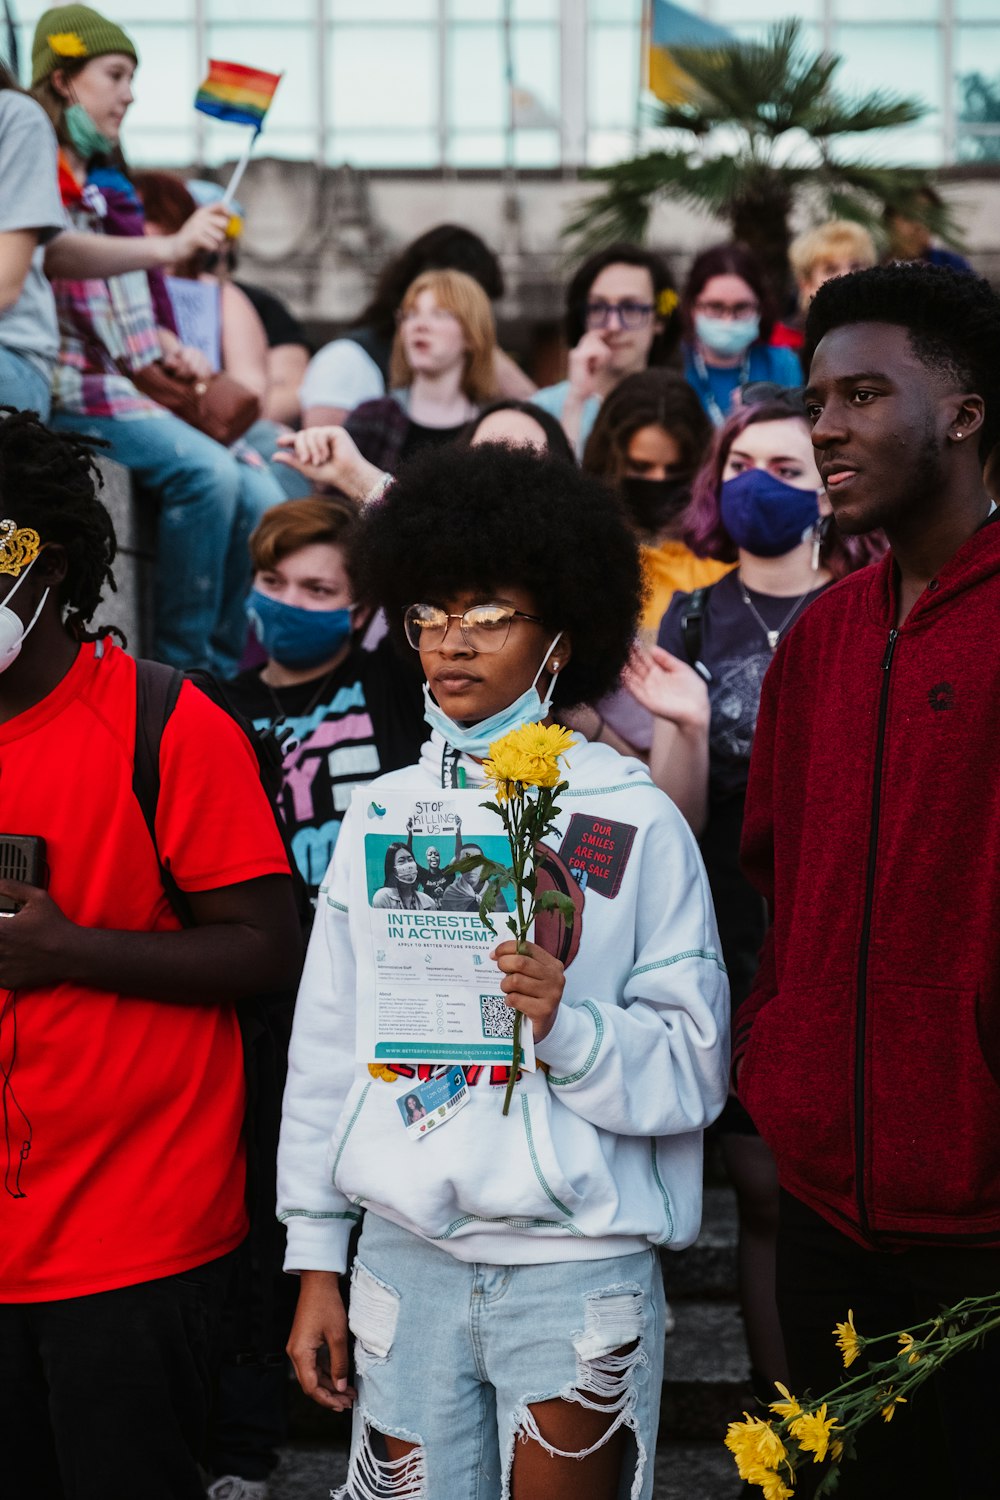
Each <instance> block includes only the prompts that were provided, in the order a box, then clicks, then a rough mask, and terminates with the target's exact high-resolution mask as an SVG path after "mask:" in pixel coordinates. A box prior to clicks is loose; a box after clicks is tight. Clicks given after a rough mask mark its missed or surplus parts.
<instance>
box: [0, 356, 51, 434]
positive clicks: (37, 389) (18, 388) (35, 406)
mask: <svg viewBox="0 0 1000 1500" xmlns="http://www.w3.org/2000/svg"><path fill="white" fill-rule="evenodd" d="M0 406H16V407H17V409H18V411H37V413H38V415H39V416H40V417H41V419H42V421H43V422H47V421H48V419H49V412H50V411H51V409H52V393H51V390H50V388H49V381H48V380H47V379H46V377H45V376H44V375H43V374H42V372H41V370H40V369H39V368H38V366H37V365H36V364H34V363H33V362H32V361H31V360H30V359H25V357H24V355H23V354H18V353H17V352H16V350H14V349H5V348H4V346H3V345H2V344H0Z"/></svg>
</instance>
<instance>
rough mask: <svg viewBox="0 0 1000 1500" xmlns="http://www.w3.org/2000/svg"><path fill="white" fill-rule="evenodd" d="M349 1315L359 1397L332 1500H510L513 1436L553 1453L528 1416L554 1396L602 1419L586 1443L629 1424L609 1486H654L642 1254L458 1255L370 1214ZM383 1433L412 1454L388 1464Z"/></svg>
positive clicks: (625, 1490)
mask: <svg viewBox="0 0 1000 1500" xmlns="http://www.w3.org/2000/svg"><path fill="white" fill-rule="evenodd" d="M348 1318H349V1322H350V1327H351V1332H352V1333H353V1334H354V1359H355V1364H356V1367H357V1376H358V1401H357V1405H356V1407H355V1412H354V1435H353V1440H352V1443H351V1460H350V1467H349V1469H348V1474H347V1484H346V1485H345V1486H344V1488H343V1489H342V1490H341V1491H339V1500H368V1497H369V1496H371V1495H375V1494H379V1495H389V1494H393V1495H395V1494H399V1496H400V1497H402V1495H403V1493H404V1489H405V1493H406V1494H407V1495H409V1494H411V1493H412V1494H414V1495H416V1494H418V1493H419V1494H420V1495H429V1496H432V1497H437V1496H443V1495H447V1496H448V1500H500V1497H503V1500H507V1496H508V1495H509V1493H510V1474H511V1466H512V1464H513V1459H514V1447H515V1444H516V1442H517V1439H518V1438H522V1439H524V1438H528V1439H533V1440H534V1441H535V1442H540V1443H541V1445H542V1447H543V1448H547V1449H548V1451H549V1452H550V1453H551V1452H555V1451H556V1450H554V1449H552V1448H551V1447H550V1446H549V1444H548V1443H546V1441H545V1438H544V1436H543V1434H542V1432H541V1431H540V1430H539V1427H538V1425H537V1424H536V1421H535V1416H534V1413H533V1410H532V1408H533V1406H535V1405H537V1404H539V1403H541V1402H544V1401H551V1400H553V1399H555V1398H559V1399H562V1400H565V1401H567V1402H575V1403H576V1404H578V1405H580V1406H582V1407H585V1408H589V1409H591V1410H599V1411H601V1412H606V1413H607V1415H608V1428H607V1431H606V1433H605V1434H604V1435H603V1436H602V1438H601V1439H600V1441H599V1442H598V1443H597V1444H595V1449H596V1448H597V1447H600V1446H602V1445H603V1443H604V1442H606V1441H607V1440H608V1439H609V1438H610V1437H611V1436H612V1435H613V1434H614V1433H616V1432H617V1431H619V1430H620V1429H621V1428H622V1427H624V1428H627V1429H628V1430H629V1432H630V1434H631V1437H632V1442H631V1444H629V1445H628V1447H627V1449H626V1452H627V1453H628V1457H627V1459H626V1461H625V1463H624V1466H623V1472H622V1474H621V1477H620V1481H619V1495H620V1496H622V1497H631V1500H649V1497H650V1496H651V1495H652V1493H653V1454H654V1451H655V1447H656V1430H657V1425H658V1422H659V1414H660V1388H661V1385H662V1381H663V1319H664V1301H663V1282H662V1279H661V1276H660V1263H659V1260H658V1258H657V1255H656V1252H655V1251H654V1250H641V1251H639V1252H638V1253H636V1254H629V1255H621V1256H614V1257H612V1258H610V1259H605V1260H574V1261H555V1262H552V1263H550V1264H543V1265H518V1266H494V1265H485V1264H477V1263H469V1262H467V1261H461V1260H456V1259H455V1257H454V1256H453V1255H450V1254H449V1253H448V1251H447V1250H442V1249H439V1248H438V1246H436V1245H432V1244H429V1243H428V1242H427V1241H426V1240H421V1239H418V1238H417V1237H416V1236H415V1235H413V1234H410V1233H409V1231H408V1230H405V1229H400V1228H399V1227H398V1226H397V1225H395V1224H391V1223H389V1221H388V1220H387V1219H382V1218H380V1217H379V1216H378V1215H376V1214H373V1213H370V1212H369V1213H367V1214H366V1215H365V1221H364V1228H363V1230H362V1234H361V1241H360V1243H359V1245H358V1254H357V1258H356V1260H355V1262H354V1271H353V1276H352V1280H351V1298H350V1307H349V1313H348ZM622 1350H624V1351H625V1352H624V1353H623V1352H620V1351H622ZM383 1433H384V1434H387V1435H388V1436H390V1437H396V1438H399V1439H400V1440H402V1441H404V1442H410V1443H414V1444H415V1445H416V1452H415V1454H411V1455H409V1457H408V1458H404V1459H396V1460H392V1459H389V1458H387V1457H386V1455H385V1450H384V1444H382V1443H381V1442H380V1439H379V1435H380V1434H383ZM629 1450H631V1451H629ZM587 1451H588V1452H590V1451H594V1450H587ZM568 1456H570V1457H576V1458H581V1459H582V1458H585V1457H586V1456H587V1454H586V1453H579V1454H571V1455H568ZM407 1466H409V1467H407ZM405 1479H408V1480H409V1481H410V1483H411V1484H412V1489H411V1488H409V1487H406V1486H405V1482H404V1481H405ZM394 1486H395V1487H394Z"/></svg>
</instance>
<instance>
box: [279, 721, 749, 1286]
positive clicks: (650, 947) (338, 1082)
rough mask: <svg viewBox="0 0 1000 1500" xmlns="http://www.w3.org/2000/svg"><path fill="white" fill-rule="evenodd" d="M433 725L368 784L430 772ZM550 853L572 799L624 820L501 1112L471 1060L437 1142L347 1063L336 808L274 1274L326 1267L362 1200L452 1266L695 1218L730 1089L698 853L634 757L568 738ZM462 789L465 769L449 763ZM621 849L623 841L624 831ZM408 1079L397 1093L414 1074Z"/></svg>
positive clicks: (305, 991)
mask: <svg viewBox="0 0 1000 1500" xmlns="http://www.w3.org/2000/svg"><path fill="white" fill-rule="evenodd" d="M446 753H447V752H446V747H445V744H444V741H443V740H442V739H441V737H440V735H438V734H437V733H435V734H433V735H432V736H431V738H430V740H429V741H428V742H427V744H425V746H424V748H423V751H422V753H421V759H420V763H419V765H417V766H410V767H407V768H406V769H405V770H402V771H394V772H391V773H390V774H389V775H387V776H382V777H379V778H378V780H376V781H374V782H372V784H371V786H370V787H369V788H368V789H367V793H366V795H367V794H368V793H371V794H376V795H377V790H378V788H379V787H383V788H386V789H388V788H390V787H391V788H394V789H396V790H406V791H411V790H412V791H414V792H416V793H417V794H418V795H420V794H422V793H424V792H425V791H426V790H427V788H429V787H433V788H439V787H441V786H442V784H443V779H442V776H443V767H444V765H445V763H446ZM569 761H570V766H569V769H568V771H567V776H568V779H569V782H570V786H569V790H568V791H566V792H564V793H562V794H561V796H560V799H559V801H560V805H561V808H562V811H561V814H560V817H559V819H558V822H557V828H558V833H557V834H556V835H552V836H550V837H549V839H548V840H547V841H546V842H547V843H548V844H550V845H552V846H556V847H557V846H558V844H559V842H560V840H561V838H562V836H563V835H564V833H565V832H566V829H567V825H568V823H569V820H570V817H571V816H572V815H573V814H574V813H580V814H586V815H587V817H588V818H596V817H599V818H601V819H604V820H607V821H608V822H612V823H615V824H619V825H626V830H627V829H634V830H635V834H634V838H633V839H632V842H631V847H630V848H629V849H628V853H627V859H626V861H625V864H624V869H623V870H622V871H621V883H620V885H619V887H618V889H617V892H616V894H614V895H613V896H611V895H606V894H604V893H603V891H602V890H600V889H598V888H597V883H592V884H591V885H590V886H589V887H588V888H587V889H586V890H585V892H584V911H583V917H582V923H581V927H580V947H579V951H578V952H577V954H576V957H575V958H574V959H573V960H572V962H571V963H570V964H569V965H568V967H567V969H566V988H565V990H564V993H563V998H562V1002H561V1004H560V1006H559V1010H558V1012H557V1015H556V1020H555V1023H554V1025H553V1027H552V1029H551V1031H550V1032H549V1033H548V1035H547V1036H546V1037H545V1038H544V1039H543V1040H542V1041H540V1042H537V1043H536V1048H535V1050H536V1054H537V1057H538V1059H539V1061H540V1062H543V1063H544V1064H545V1065H546V1067H545V1068H539V1070H538V1071H537V1072H535V1073H523V1074H522V1076H521V1079H520V1081H519V1082H518V1083H517V1085H516V1086H515V1090H514V1096H513V1100H512V1103H511V1111H510V1114H509V1115H508V1116H507V1117H506V1118H504V1117H503V1115H502V1114H501V1109H502V1103H503V1092H504V1091H503V1088H501V1087H497V1086H495V1085H491V1084H490V1081H489V1070H488V1069H487V1070H484V1072H483V1075H482V1077H481V1078H480V1080H479V1082H478V1085H477V1086H475V1087H470V1090H469V1093H470V1102H469V1104H468V1105H467V1106H466V1107H465V1108H464V1109H462V1110H460V1111H458V1112H457V1113H456V1114H455V1115H454V1116H453V1118H452V1119H451V1121H450V1122H449V1123H448V1125H447V1126H446V1127H444V1128H443V1129H442V1130H441V1132H440V1134H439V1135H436V1136H431V1137H428V1138H426V1139H422V1140H416V1141H415V1140H412V1139H410V1138H409V1137H407V1136H406V1134H405V1132H404V1131H403V1129H402V1128H401V1125H400V1119H399V1112H398V1110H397V1108H396V1102H395V1101H396V1097H397V1095H398V1094H399V1091H400V1088H401V1087H403V1086H404V1085H403V1083H402V1082H399V1083H387V1082H386V1081H384V1080H383V1079H381V1078H373V1077H372V1075H371V1073H370V1072H369V1070H368V1067H367V1066H366V1060H365V1059H363V1058H362V1059H358V1060H356V1059H355V1009H356V997H355V973H356V970H355V958H354V953H355V949H354V941H355V940H354V937H353V935H352V930H351V922H350V909H351V905H352V903H360V904H364V902H365V901H366V899H367V898H366V895H365V894H364V872H360V873H359V874H358V875H357V876H355V874H354V872H353V871H352V869H351V863H352V860H351V850H352V844H353V840H352V837H351V828H350V822H351V821H352V820H353V818H354V817H355V816H356V815H357V814H356V812H355V810H354V809H353V808H352V809H351V810H349V811H348V813H347V816H346V817H345V819H344V826H343V827H342V829H341V833H340V837H339V839H338V841H337V848H336V852H335V854H334V857H333V860H332V862H331V865H330V869H329V871H328V872H327V876H326V879H325V881H324V884H323V885H322V886H321V888H320V894H319V906H318V910H317V914H316V922H315V925H314V927H313V933H312V939H311V941H310V944H309V951H308V954H307V957H306V964H305V970H304V972H303V976H302V984H301V987H300V989H299V996H298V1002H297V1005H296V1010H295V1024H294V1028H293V1031H292V1041H291V1049H290V1054H289V1069H288V1084H287V1087H286V1090H285V1101H284V1114H283V1120H282V1128H281V1144H280V1147H279V1152H278V1217H279V1218H280V1219H281V1220H282V1221H283V1222H284V1223H285V1225H286V1228H287V1231H288V1252H287V1255H286V1258H285V1268H286V1270H289V1271H293V1270H294V1271H299V1270H327V1271H343V1270H344V1268H345V1264H346V1256H347V1242H348V1238H349V1235H350V1231H351V1227H352V1224H353V1223H354V1222H355V1221H356V1220H358V1219H359V1218H360V1216H361V1210H362V1209H365V1208H370V1209H372V1210H373V1211H374V1212H375V1213H378V1214H380V1215H382V1216H383V1217H384V1218H386V1219H390V1220H392V1221H393V1222H394V1223H397V1224H400V1225H402V1226H403V1227H404V1228H406V1229H408V1230H410V1231H411V1232H412V1233H414V1234H416V1235H420V1236H421V1237H423V1238H424V1239H427V1240H430V1241H432V1242H433V1243H435V1244H437V1245H440V1246H441V1247H442V1248H443V1249H445V1250H447V1251H449V1252H450V1253H451V1254H452V1255H454V1256H456V1257H457V1258H458V1259H459V1260H465V1261H483V1262H485V1263H489V1264H494V1265H516V1264H525V1263H531V1262H550V1261H560V1260H577V1259H599V1258H602V1257H607V1256H612V1255H624V1254H628V1253H630V1252H632V1251H636V1250H643V1249H645V1248H646V1247H647V1245H650V1244H653V1245H669V1246H671V1247H672V1248H673V1249H683V1247H684V1246H685V1245H689V1244H690V1243H691V1241H692V1240H693V1239H694V1238H695V1236H696V1234H697V1233H698V1226H699V1223H700V1219H701V1177H702V1132H703V1131H704V1129H705V1126H706V1125H708V1124H710V1123H711V1121H712V1120H713V1119H714V1118H715V1117H716V1115H718V1114H719V1112H720V1110H721V1109H722V1106H723V1104H724V1102H725V1098H726V1088H727V1077H728V1066H729V985H728V981H727V979H726V973H725V969H724V966H723V963H722V958H721V954H720V950H719V939H718V932H717V930H716V925H715V913H714V910H713V907H712V898H711V895H710V892H709V888H708V881H707V879H706V877H705V871H704V867H703V865H702V862H701V857H700V855H699V852H698V848H697V845H696V844H695V841H694V839H693V837H692V835H691V833H690V830H689V829H688V826H687V824H686V823H685V821H684V819H683V818H682V817H681V815H680V813H679V812H678V811H677V809H676V808H675V807H674V805H673V803H672V802H671V801H670V800H669V798H667V797H666V796H665V795H664V794H663V793H662V792H661V791H659V790H658V789H657V788H656V787H655V786H654V785H653V783H652V781H651V780H650V778H649V775H648V773H647V771H646V768H645V767H644V766H643V765H641V764H640V763H639V762H638V761H635V760H626V759H624V758H623V757H622V756H620V755H619V754H618V753H617V752H616V751H614V750H612V749H610V748H609V747H607V746H605V745H591V744H588V743H586V742H585V741H580V742H578V743H577V744H576V745H575V746H574V747H573V749H572V751H571V752H570V756H569ZM460 764H461V765H462V766H464V768H465V772H466V777H467V784H468V785H469V786H477V785H479V786H481V785H482V784H483V775H482V768H481V766H480V765H479V764H478V763H477V762H476V761H473V760H470V759H468V758H467V757H462V758H461V760H460ZM619 843H620V844H622V845H624V843H627V832H626V834H625V838H624V839H622V838H621V835H619ZM411 1086H412V1085H411Z"/></svg>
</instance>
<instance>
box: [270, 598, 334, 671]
mask: <svg viewBox="0 0 1000 1500" xmlns="http://www.w3.org/2000/svg"><path fill="white" fill-rule="evenodd" d="M244 608H245V609H246V615H247V619H248V620H249V621H250V624H251V626H252V628H253V632H254V635H255V636H256V637H257V639H258V640H259V641H260V643H261V645H262V646H263V648H264V650H265V651H266V652H267V654H268V656H270V657H271V658H272V659H273V660H274V661H277V662H280V663H281V665H282V666H283V667H318V666H319V664H320V663H321V662H324V661H329V660H330V657H331V656H336V654H337V652H338V651H339V650H340V648H341V646H343V644H344V642H345V641H347V640H348V639H349V637H350V634H351V611H350V610H349V609H302V608H301V607H300V606H299V605H297V604H284V603H283V602H282V601H281V600H280V599H272V598H271V597H270V595H269V594H262V593H261V591H260V589H251V591H250V596H249V598H248V599H247V602H246V604H245V606H244Z"/></svg>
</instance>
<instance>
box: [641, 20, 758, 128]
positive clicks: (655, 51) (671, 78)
mask: <svg viewBox="0 0 1000 1500" xmlns="http://www.w3.org/2000/svg"><path fill="white" fill-rule="evenodd" d="M735 40H736V38H735V37H734V36H733V34H732V32H730V31H727V30H726V28H725V27H724V26H716V25H715V24H714V23H713V22H712V21H704V20H702V18H701V16H695V15H692V13H691V12H690V11H689V10H685V9H684V7H683V6H681V5H671V4H670V3H669V0H646V4H645V7H644V12H643V62H644V68H643V83H644V85H645V87H646V88H647V89H649V91H650V93H652V94H655V95H656V97H657V99H660V100H662V102H663V103H664V104H683V103H684V102H685V101H686V100H688V99H690V98H691V96H692V91H693V85H692V82H691V79H690V78H689V76H688V75H687V73H685V72H684V70H683V68H681V67H680V66H679V65H678V63H677V62H676V61H675V60H674V57H673V52H674V49H675V48H677V47H696V48H698V49H699V50H704V51H705V52H711V51H714V50H716V49H717V48H719V47H730V46H732V44H733V42H734V41H735Z"/></svg>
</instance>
